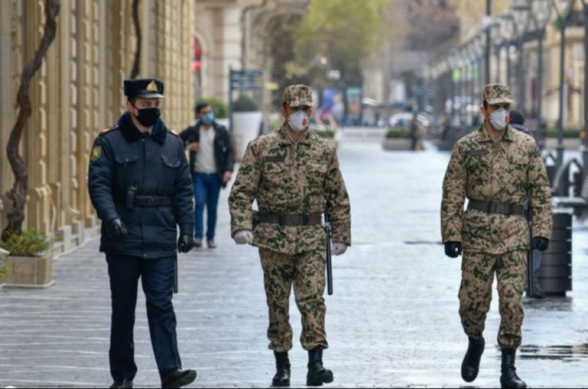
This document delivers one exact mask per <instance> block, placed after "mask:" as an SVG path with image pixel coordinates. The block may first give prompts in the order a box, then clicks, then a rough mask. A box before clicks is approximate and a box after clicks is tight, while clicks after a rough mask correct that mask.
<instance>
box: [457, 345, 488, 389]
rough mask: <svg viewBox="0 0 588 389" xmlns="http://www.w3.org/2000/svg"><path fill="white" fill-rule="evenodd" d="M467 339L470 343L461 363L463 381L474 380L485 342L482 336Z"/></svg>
mask: <svg viewBox="0 0 588 389" xmlns="http://www.w3.org/2000/svg"><path fill="white" fill-rule="evenodd" d="M469 340H470V345H469V346H468V351H467V352H466V355H465V357H464V359H463V363H462V364H461V378H463V380H464V381H465V382H474V380H475V379H476V378H477V377H478V372H479V371H480V359H482V354H484V347H486V342H485V341H484V338H480V339H474V338H469Z"/></svg>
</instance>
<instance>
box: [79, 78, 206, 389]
mask: <svg viewBox="0 0 588 389" xmlns="http://www.w3.org/2000/svg"><path fill="white" fill-rule="evenodd" d="M163 89H164V85H163V83H162V82H161V81H159V80H154V79H140V80H125V82H124V91H125V95H126V96H127V97H128V100H127V104H126V109H127V112H125V113H124V114H123V115H122V116H121V117H120V119H119V120H118V124H116V125H115V126H114V127H111V128H109V129H106V130H104V131H102V133H101V134H100V135H99V136H98V137H97V138H96V140H95V141H94V146H93V149H92V155H91V157H90V167H89V182H88V186H89V191H90V197H91V199H92V203H93V204H94V207H95V208H96V211H97V213H98V217H99V218H100V219H101V220H102V238H101V242H100V251H102V252H104V253H106V261H107V263H108V274H109V275H110V289H111V295H112V326H111V338H110V370H111V374H112V378H113V379H114V385H113V386H112V387H113V388H131V387H132V386H133V379H134V378H135V375H136V373H137V366H136V365H135V361H134V344H133V327H134V322H135V305H136V302H137V287H138V282H139V278H141V281H142V284H143V291H144V292H145V296H146V299H147V317H148V319H149V332H150V335H151V343H152V345H153V351H154V353H155V359H156V361H157V367H158V369H159V374H160V377H161V383H162V387H165V388H174V387H182V386H185V385H188V384H190V383H192V382H193V381H194V380H195V379H196V372H195V371H194V370H186V371H182V370H181V368H182V364H181V361H180V355H179V352H178V345H177V339H176V316H175V313H174V309H173V305H172V296H173V291H174V281H175V279H176V277H177V274H176V273H177V253H176V250H177V251H179V252H183V253H186V252H188V251H190V250H191V249H192V247H193V233H194V210H193V202H192V199H193V190H192V181H191V178H190V168H189V166H188V163H187V161H186V156H185V154H184V143H183V142H182V141H181V140H180V138H179V137H178V136H177V135H175V134H174V133H173V132H171V130H169V129H168V128H167V127H166V125H165V123H164V122H163V121H162V120H161V119H160V118H159V117H160V108H159V105H160V101H161V99H162V98H163ZM178 226H179V229H180V238H179V241H178V243H177V244H176V239H177V227H178Z"/></svg>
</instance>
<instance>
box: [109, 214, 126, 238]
mask: <svg viewBox="0 0 588 389" xmlns="http://www.w3.org/2000/svg"><path fill="white" fill-rule="evenodd" d="M106 233H107V234H108V236H109V237H110V238H111V239H114V240H123V239H124V237H125V236H126V235H127V233H128V232H127V228H126V227H125V225H124V223H123V222H122V221H121V220H120V219H119V218H116V219H112V220H109V221H108V222H107V223H106Z"/></svg>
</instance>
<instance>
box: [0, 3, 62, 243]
mask: <svg viewBox="0 0 588 389" xmlns="http://www.w3.org/2000/svg"><path fill="white" fill-rule="evenodd" d="M59 8H60V0H45V26H44V29H43V37H42V38H41V43H40V44H39V48H38V49H37V51H36V52H35V55H34V56H33V58H32V59H31V60H30V61H29V62H28V63H27V64H26V66H25V67H24V69H23V72H22V76H21V79H20V87H19V89H18V93H17V96H16V106H17V109H18V110H19V112H18V117H17V119H16V123H15V124H14V127H13V128H12V131H11V133H10V138H9V139H8V145H7V146H6V154H7V156H8V160H9V161H10V167H11V168H12V172H13V174H14V179H15V180H14V185H13V187H12V189H11V190H10V192H8V198H9V199H10V200H11V201H12V204H13V208H12V210H10V212H9V213H8V215H7V218H8V225H7V226H6V228H5V229H4V231H3V232H2V237H1V239H2V240H6V239H7V238H8V235H9V234H11V233H14V234H21V233H22V223H23V221H24V212H25V206H26V202H27V191H28V171H27V167H26V164H25V161H24V158H23V157H22V156H21V155H20V154H19V148H20V140H21V138H22V134H23V131H24V129H25V127H26V124H27V121H28V119H29V117H30V116H31V113H32V107H31V99H30V93H29V89H30V85H31V80H32V78H33V76H34V75H35V73H36V72H37V71H38V70H39V68H40V67H41V65H42V64H43V60H44V58H45V56H46V55H47V51H48V50H49V47H50V46H51V43H53V40H54V39H55V35H56V33H57V20H56V18H57V14H59Z"/></svg>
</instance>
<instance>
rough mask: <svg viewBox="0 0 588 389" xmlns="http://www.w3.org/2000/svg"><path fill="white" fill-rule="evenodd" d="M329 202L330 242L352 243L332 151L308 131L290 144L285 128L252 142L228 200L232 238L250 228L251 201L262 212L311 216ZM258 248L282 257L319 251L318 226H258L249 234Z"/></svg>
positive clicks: (323, 241)
mask: <svg viewBox="0 0 588 389" xmlns="http://www.w3.org/2000/svg"><path fill="white" fill-rule="evenodd" d="M325 199H326V200H328V201H329V204H330V211H329V216H330V221H331V227H332V231H333V241H334V242H340V243H345V244H347V245H351V215H350V205H349V196H348V194H347V189H346V188H345V182H344V181H343V176H342V175H341V171H340V169H339V162H338V159H337V153H336V149H335V147H334V146H333V145H332V144H331V143H329V142H328V141H327V140H325V139H323V138H320V137H319V136H317V135H316V134H312V133H309V132H307V133H306V134H304V136H303V137H302V138H301V139H300V141H299V142H298V144H297V145H296V144H294V143H293V142H292V141H291V140H290V138H289V137H288V135H287V133H286V130H285V128H281V129H280V130H278V131H275V132H273V133H271V134H267V135H264V136H261V137H260V138H258V139H256V140H254V141H253V142H251V143H250V144H249V145H248V147H247V150H246V152H245V156H244V157H243V161H242V162H241V167H240V169H239V173H238V175H237V178H236V180H235V183H234V185H233V188H232V190H231V194H230V196H229V208H230V211H231V232H232V235H235V233H236V232H237V231H239V230H249V231H252V230H253V226H252V203H253V201H254V200H257V204H258V207H259V211H260V213H262V214H278V215H294V214H296V215H311V214H321V213H323V211H324V203H325ZM253 244H254V245H255V246H257V247H260V248H264V249H268V250H272V251H275V252H280V253H287V254H301V253H304V252H307V251H314V250H322V249H324V247H325V244H326V234H325V231H324V229H323V228H322V226H320V225H314V226H303V227H291V226H287V227H285V226H280V225H277V224H267V223H261V224H260V225H259V226H257V227H256V228H255V230H254V239H253Z"/></svg>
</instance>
